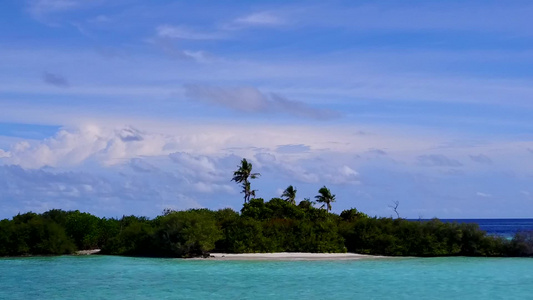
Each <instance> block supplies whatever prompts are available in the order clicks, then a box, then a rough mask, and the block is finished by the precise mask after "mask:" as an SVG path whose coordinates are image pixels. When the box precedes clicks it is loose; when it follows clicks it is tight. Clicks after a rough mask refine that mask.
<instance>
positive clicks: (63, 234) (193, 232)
mask: <svg viewBox="0 0 533 300" xmlns="http://www.w3.org/2000/svg"><path fill="white" fill-rule="evenodd" d="M257 176H259V173H252V165H251V164H250V163H248V162H247V161H246V159H243V160H242V161H241V165H240V166H239V169H238V170H237V171H235V172H234V174H233V179H232V180H233V181H235V182H236V183H240V184H241V186H242V188H243V193H244V200H245V201H244V205H243V208H242V210H241V211H240V213H239V212H236V211H234V210H232V209H229V208H226V209H221V210H217V211H211V210H208V209H192V210H187V211H172V210H165V211H164V212H163V214H162V215H161V216H158V217H156V218H154V219H148V218H146V217H136V216H123V217H122V218H120V219H114V218H111V219H106V218H98V217H96V216H94V215H91V214H89V213H82V212H79V211H63V210H58V209H53V210H50V211H47V212H45V213H43V214H35V213H31V212H29V213H25V214H19V215H17V216H15V217H13V218H12V219H11V220H7V219H5V220H1V221H0V256H20V255H60V254H69V253H74V252H75V251H76V250H85V249H95V248H99V249H102V253H103V254H112V255H129V256H154V257H196V256H206V255H208V254H209V252H212V251H217V252H227V253H254V252H346V251H349V252H356V253H365V254H376V255H391V256H457V255H462V256H533V232H529V233H520V234H517V235H516V236H515V237H514V238H513V239H512V240H510V241H508V240H505V239H502V238H498V237H492V236H488V235H487V234H486V233H485V232H484V231H481V230H480V229H479V227H478V226H477V225H475V224H460V223H443V222H441V221H439V220H437V219H434V220H431V221H409V220H405V219H401V218H397V219H392V218H377V217H373V218H372V217H369V216H368V215H366V214H364V213H362V212H359V211H357V209H355V208H352V209H349V210H345V211H343V212H342V213H341V214H340V215H337V214H334V213H331V212H330V211H331V203H332V202H335V195H333V194H332V193H331V191H330V190H329V189H328V188H327V187H326V186H324V187H322V188H320V189H319V191H318V195H317V196H316V197H315V199H316V201H317V202H318V203H322V204H323V205H322V206H321V207H320V208H316V207H314V204H315V203H314V202H312V201H311V200H310V199H308V198H306V199H304V200H303V201H301V202H300V203H299V204H298V205H296V189H295V188H294V187H293V186H288V187H287V189H286V190H285V191H284V192H283V193H282V195H281V197H282V198H272V199H271V200H270V201H266V202H265V201H264V200H263V199H261V198H255V191H254V190H252V189H251V188H250V182H249V179H253V178H256V177H257ZM324 208H325V209H324ZM396 208H397V204H396Z"/></svg>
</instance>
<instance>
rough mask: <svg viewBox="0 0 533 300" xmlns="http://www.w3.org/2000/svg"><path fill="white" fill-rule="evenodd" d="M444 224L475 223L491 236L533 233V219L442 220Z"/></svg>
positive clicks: (508, 236) (506, 236)
mask: <svg viewBox="0 0 533 300" xmlns="http://www.w3.org/2000/svg"><path fill="white" fill-rule="evenodd" d="M441 221H442V222H457V223H475V224H478V225H479V228H480V229H481V230H484V231H486V232H487V234H489V235H493V236H501V237H505V238H512V237H513V236H514V235H515V234H516V233H517V232H521V231H533V219H441Z"/></svg>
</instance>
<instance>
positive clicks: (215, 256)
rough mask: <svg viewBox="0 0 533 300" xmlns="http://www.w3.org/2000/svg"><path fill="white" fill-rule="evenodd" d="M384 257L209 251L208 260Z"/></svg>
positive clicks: (344, 254)
mask: <svg viewBox="0 0 533 300" xmlns="http://www.w3.org/2000/svg"><path fill="white" fill-rule="evenodd" d="M376 258H385V256H376V255H366V254H357V253H306V252H277V253H211V255H210V257H208V258H206V259H209V260H288V261H290V260H359V259H376Z"/></svg>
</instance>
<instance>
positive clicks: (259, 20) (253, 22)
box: [234, 11, 286, 26]
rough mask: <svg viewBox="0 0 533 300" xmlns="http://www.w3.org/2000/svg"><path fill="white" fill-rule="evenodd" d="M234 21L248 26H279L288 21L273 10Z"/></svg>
mask: <svg viewBox="0 0 533 300" xmlns="http://www.w3.org/2000/svg"><path fill="white" fill-rule="evenodd" d="M234 23H236V24H239V25H248V26H278V25H283V24H285V23H286V22H285V20H283V19H281V18H280V17H279V16H276V15H275V14H273V13H272V12H268V11H264V12H257V13H253V14H250V15H246V16H243V17H240V18H237V19H235V21H234Z"/></svg>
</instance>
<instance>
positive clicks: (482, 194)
mask: <svg viewBox="0 0 533 300" xmlns="http://www.w3.org/2000/svg"><path fill="white" fill-rule="evenodd" d="M476 195H477V196H478V197H481V198H492V195H491V194H488V193H482V192H477V193H476Z"/></svg>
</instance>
